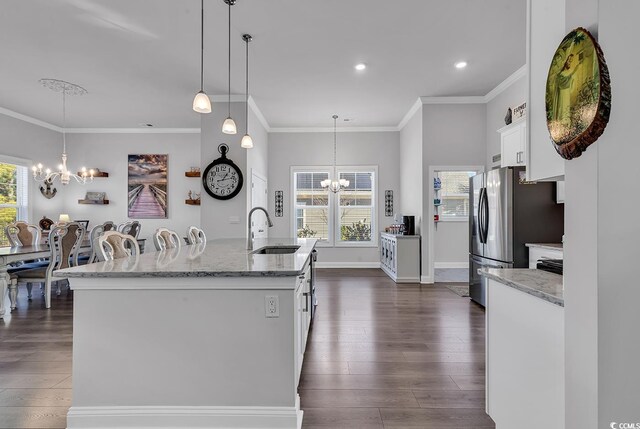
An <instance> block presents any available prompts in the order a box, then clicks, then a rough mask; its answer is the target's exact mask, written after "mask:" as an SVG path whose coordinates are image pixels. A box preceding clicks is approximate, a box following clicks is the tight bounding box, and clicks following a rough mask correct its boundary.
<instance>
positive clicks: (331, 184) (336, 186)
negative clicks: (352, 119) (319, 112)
mask: <svg viewBox="0 0 640 429" xmlns="http://www.w3.org/2000/svg"><path fill="white" fill-rule="evenodd" d="M332 118H333V172H334V174H335V175H336V180H331V179H325V180H323V181H322V182H320V186H322V187H323V188H328V189H329V190H330V191H331V192H333V193H334V194H336V193H338V192H340V191H341V190H343V189H344V188H346V187H348V186H349V181H348V180H347V179H338V172H337V171H336V153H337V147H338V128H337V125H336V122H337V120H338V115H333V116H332Z"/></svg>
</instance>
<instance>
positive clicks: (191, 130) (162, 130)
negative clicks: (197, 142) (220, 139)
mask: <svg viewBox="0 0 640 429" xmlns="http://www.w3.org/2000/svg"><path fill="white" fill-rule="evenodd" d="M64 131H65V132H66V133H67V134H200V128H66V129H65V130H64Z"/></svg>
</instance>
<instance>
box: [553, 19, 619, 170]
mask: <svg viewBox="0 0 640 429" xmlns="http://www.w3.org/2000/svg"><path fill="white" fill-rule="evenodd" d="M545 105H546V106H545V107H546V112H547V127H548V129H549V135H550V136H551V141H552V142H553V145H554V147H555V149H556V151H557V152H558V153H559V154H560V156H562V157H563V158H565V159H572V158H576V157H578V156H580V155H581V154H582V152H584V151H585V150H586V149H587V147H589V145H591V144H592V143H594V142H595V141H596V140H597V139H598V138H599V137H600V136H601V135H602V133H603V132H604V129H605V127H606V126H607V123H608V122H609V114H610V112H611V83H610V79H609V69H608V68H607V64H606V62H605V60H604V54H603V53H602V49H601V48H600V46H599V45H598V42H596V40H595V39H594V38H593V36H592V35H591V33H589V32H588V31H587V30H585V29H584V28H581V27H580V28H576V29H575V30H573V31H571V32H570V33H569V34H567V35H566V36H565V38H564V39H563V40H562V42H561V43H560V46H559V47H558V49H557V50H556V52H555V54H554V56H553V59H552V61H551V66H550V67H549V75H548V77H547V86H546V94H545Z"/></svg>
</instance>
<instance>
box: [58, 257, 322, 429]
mask: <svg viewBox="0 0 640 429" xmlns="http://www.w3.org/2000/svg"><path fill="white" fill-rule="evenodd" d="M309 275H310V270H309V269H308V268H307V269H306V270H305V272H304V273H303V275H294V276H289V277H187V278H181V277H157V276H154V277H146V278H145V277H142V278H135V277H134V278H104V277H83V278H82V277H81V278H72V279H71V280H70V283H71V287H72V288H73V289H74V332H73V344H74V347H73V404H72V407H71V409H70V410H69V413H68V417H67V419H68V421H67V427H68V428H73V429H76V428H102V429H106V428H114V429H115V428H149V427H154V428H205V427H206V428H292V429H297V428H300V427H301V425H302V417H303V412H302V411H301V410H300V401H299V397H298V394H297V385H298V380H299V371H300V368H301V366H302V357H303V354H304V347H305V344H304V343H303V341H304V342H305V343H306V329H307V325H304V323H303V324H301V321H304V317H301V314H303V313H304V311H305V309H306V307H308V304H307V303H305V302H304V300H301V299H300V298H301V297H302V298H304V297H306V295H305V294H306V292H305V289H304V288H305V284H307V280H308V276H309ZM267 297H269V299H272V298H273V297H277V305H278V313H279V314H278V316H277V317H267V316H268V314H267V310H268V308H267V307H268V305H267V303H268V299H267Z"/></svg>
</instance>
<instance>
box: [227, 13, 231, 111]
mask: <svg viewBox="0 0 640 429" xmlns="http://www.w3.org/2000/svg"><path fill="white" fill-rule="evenodd" d="M231 3H232V1H231V0H229V102H228V103H227V104H228V106H229V117H231Z"/></svg>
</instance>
